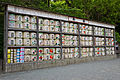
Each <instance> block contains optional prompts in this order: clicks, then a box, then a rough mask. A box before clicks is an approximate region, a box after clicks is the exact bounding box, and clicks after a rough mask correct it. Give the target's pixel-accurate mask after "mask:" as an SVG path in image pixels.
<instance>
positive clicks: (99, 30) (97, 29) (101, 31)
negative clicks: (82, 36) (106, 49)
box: [94, 27, 104, 36]
mask: <svg viewBox="0 0 120 80" xmlns="http://www.w3.org/2000/svg"><path fill="white" fill-rule="evenodd" d="M94 35H98V36H104V28H100V27H94Z"/></svg>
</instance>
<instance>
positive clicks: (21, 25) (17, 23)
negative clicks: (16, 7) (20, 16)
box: [15, 21, 24, 29]
mask: <svg viewBox="0 0 120 80" xmlns="http://www.w3.org/2000/svg"><path fill="white" fill-rule="evenodd" d="M23 26H24V24H23V23H22V22H19V21H17V22H15V27H16V28H18V29H23V28H24V27H23Z"/></svg>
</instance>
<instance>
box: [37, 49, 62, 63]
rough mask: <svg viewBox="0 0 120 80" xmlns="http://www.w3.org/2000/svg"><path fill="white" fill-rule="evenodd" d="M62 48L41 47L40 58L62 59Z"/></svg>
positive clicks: (41, 59)
mask: <svg viewBox="0 0 120 80" xmlns="http://www.w3.org/2000/svg"><path fill="white" fill-rule="evenodd" d="M60 53H61V49H60V48H39V60H40V61H43V60H44V61H46V60H55V59H56V60H57V59H60Z"/></svg>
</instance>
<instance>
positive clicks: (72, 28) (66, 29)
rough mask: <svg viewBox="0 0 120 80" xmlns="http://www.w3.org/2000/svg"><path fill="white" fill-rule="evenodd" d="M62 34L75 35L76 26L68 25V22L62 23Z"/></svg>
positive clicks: (76, 31)
mask: <svg viewBox="0 0 120 80" xmlns="http://www.w3.org/2000/svg"><path fill="white" fill-rule="evenodd" d="M61 24H62V32H63V33H73V34H77V33H78V25H77V24H74V23H69V22H62V23H61Z"/></svg>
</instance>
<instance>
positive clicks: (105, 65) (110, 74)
mask: <svg viewBox="0 0 120 80" xmlns="http://www.w3.org/2000/svg"><path fill="white" fill-rule="evenodd" d="M0 80H120V59H114V60H109V61H95V62H88V63H81V64H73V65H68V66H62V67H54V68H46V69H39V70H32V71H25V72H15V73H7V74H2V75H0Z"/></svg>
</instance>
